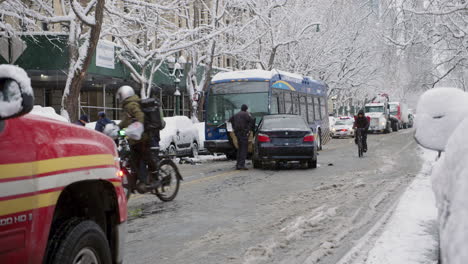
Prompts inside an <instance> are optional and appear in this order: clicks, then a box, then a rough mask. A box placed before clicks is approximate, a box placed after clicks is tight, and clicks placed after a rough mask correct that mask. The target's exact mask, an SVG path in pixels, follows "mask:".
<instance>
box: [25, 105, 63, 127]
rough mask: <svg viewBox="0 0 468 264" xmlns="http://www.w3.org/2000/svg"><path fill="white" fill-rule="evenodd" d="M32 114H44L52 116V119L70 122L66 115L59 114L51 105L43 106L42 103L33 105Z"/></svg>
mask: <svg viewBox="0 0 468 264" xmlns="http://www.w3.org/2000/svg"><path fill="white" fill-rule="evenodd" d="M30 114H33V115H39V116H44V117H48V118H52V119H55V120H59V121H63V122H67V123H68V120H67V119H66V118H65V117H63V116H61V115H59V114H57V113H56V112H55V109H54V108H52V107H50V106H47V107H42V106H40V105H35V106H34V107H33V109H32V110H31V112H30Z"/></svg>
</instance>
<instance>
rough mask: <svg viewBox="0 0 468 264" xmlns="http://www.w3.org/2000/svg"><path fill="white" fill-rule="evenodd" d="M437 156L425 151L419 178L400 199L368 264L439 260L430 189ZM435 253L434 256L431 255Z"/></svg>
mask: <svg viewBox="0 0 468 264" xmlns="http://www.w3.org/2000/svg"><path fill="white" fill-rule="evenodd" d="M436 155H437V153H435V152H434V151H429V150H426V151H425V152H424V159H425V163H424V165H423V169H422V170H421V172H420V174H419V175H417V176H416V178H415V179H414V181H413V183H412V184H411V185H410V186H409V187H408V189H407V190H406V192H405V193H404V194H403V195H402V197H401V198H400V201H399V203H398V206H397V207H396V209H395V211H394V213H393V214H392V216H391V218H390V220H389V222H388V223H387V225H386V226H385V229H384V231H383V233H382V235H381V236H380V237H379V238H378V240H377V242H376V244H375V246H374V247H373V248H372V249H371V250H370V252H369V254H368V257H367V260H366V262H365V263H366V264H394V263H405V264H411V263H414V264H416V263H433V262H434V261H436V260H437V254H435V253H436V252H435V251H436V250H435V249H436V248H437V246H438V245H437V240H436V235H435V234H433V230H431V227H432V225H433V224H436V223H437V209H436V207H435V197H434V193H433V192H432V189H431V181H430V177H429V175H430V173H431V167H432V164H433V162H434V160H435V157H436ZM431 251H432V254H430V253H431Z"/></svg>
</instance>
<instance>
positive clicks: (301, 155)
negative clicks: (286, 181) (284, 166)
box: [252, 115, 317, 168]
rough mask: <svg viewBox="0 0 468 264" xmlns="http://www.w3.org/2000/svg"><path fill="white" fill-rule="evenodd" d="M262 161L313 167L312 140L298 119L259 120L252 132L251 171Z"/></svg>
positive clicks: (288, 116)
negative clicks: (289, 162)
mask: <svg viewBox="0 0 468 264" xmlns="http://www.w3.org/2000/svg"><path fill="white" fill-rule="evenodd" d="M265 161H275V162H281V161H300V162H301V164H302V165H306V164H307V166H308V167H309V168H317V147H316V144H315V137H314V134H313V132H312V130H311V129H310V128H309V126H308V124H307V123H306V122H305V120H304V119H303V118H302V117H301V116H297V115H266V116H264V117H263V119H262V120H261V122H260V124H259V125H258V129H257V132H256V133H255V139H254V153H253V156H252V162H253V166H254V168H261V167H262V166H263V163H264V162H265Z"/></svg>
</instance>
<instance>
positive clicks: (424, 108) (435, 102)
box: [415, 88, 468, 150]
mask: <svg viewBox="0 0 468 264" xmlns="http://www.w3.org/2000/svg"><path fill="white" fill-rule="evenodd" d="M417 111H418V115H417V116H416V119H415V126H416V134H415V138H416V140H417V141H418V143H420V144H421V145H422V146H423V147H427V148H430V149H436V150H443V149H444V147H445V146H446V144H447V140H448V139H449V136H450V134H451V133H452V131H453V130H454V129H455V128H456V127H457V126H458V124H459V123H460V122H461V120H463V119H464V118H465V117H466V116H467V115H468V93H465V92H463V91H462V90H460V89H456V88H437V89H432V90H429V91H427V92H425V93H424V94H423V95H422V96H421V98H420V99H419V102H418V107H417Z"/></svg>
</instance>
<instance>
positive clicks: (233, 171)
mask: <svg viewBox="0 0 468 264" xmlns="http://www.w3.org/2000/svg"><path fill="white" fill-rule="evenodd" d="M239 172H240V171H238V170H232V171H226V172H223V173H220V174H216V175H212V176H208V177H203V178H199V179H196V180H193V181H189V182H183V183H182V184H181V185H180V186H187V185H191V184H197V183H201V182H204V181H208V180H211V179H215V178H219V177H223V176H228V175H234V174H237V173H239ZM144 196H145V194H132V195H131V196H130V199H132V200H136V199H139V198H141V197H144Z"/></svg>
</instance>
